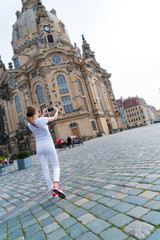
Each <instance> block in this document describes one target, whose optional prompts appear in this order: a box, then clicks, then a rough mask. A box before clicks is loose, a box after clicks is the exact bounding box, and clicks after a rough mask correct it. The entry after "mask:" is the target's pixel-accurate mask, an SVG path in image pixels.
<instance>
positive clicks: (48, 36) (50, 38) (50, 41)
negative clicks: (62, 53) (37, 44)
mask: <svg viewBox="0 0 160 240" xmlns="http://www.w3.org/2000/svg"><path fill="white" fill-rule="evenodd" d="M47 39H48V42H49V43H54V39H53V36H52V35H51V34H48V35H47Z"/></svg>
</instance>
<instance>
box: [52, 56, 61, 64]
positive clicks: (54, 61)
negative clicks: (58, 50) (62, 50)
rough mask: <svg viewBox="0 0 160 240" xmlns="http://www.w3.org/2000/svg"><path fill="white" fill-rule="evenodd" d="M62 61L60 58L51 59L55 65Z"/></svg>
mask: <svg viewBox="0 0 160 240" xmlns="http://www.w3.org/2000/svg"><path fill="white" fill-rule="evenodd" d="M61 61H62V59H61V57H60V56H53V57H52V62H53V63H54V64H56V65H58V64H60V63H61Z"/></svg>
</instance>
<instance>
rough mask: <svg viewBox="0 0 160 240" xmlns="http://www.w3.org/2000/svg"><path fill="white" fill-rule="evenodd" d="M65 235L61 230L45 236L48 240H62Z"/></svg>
mask: <svg viewBox="0 0 160 240" xmlns="http://www.w3.org/2000/svg"><path fill="white" fill-rule="evenodd" d="M66 235H67V234H66V233H65V231H64V230H63V229H58V230H56V231H55V232H53V233H51V234H49V235H48V236H47V239H48V240H53V239H54V240H59V239H62V238H63V237H64V236H66Z"/></svg>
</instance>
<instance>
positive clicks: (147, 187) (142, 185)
mask: <svg viewBox="0 0 160 240" xmlns="http://www.w3.org/2000/svg"><path fill="white" fill-rule="evenodd" d="M151 187H153V185H152V184H145V183H144V184H142V183H139V184H137V185H136V186H135V188H140V189H150V188H151Z"/></svg>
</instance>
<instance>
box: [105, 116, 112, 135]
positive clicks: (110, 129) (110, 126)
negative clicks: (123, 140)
mask: <svg viewBox="0 0 160 240" xmlns="http://www.w3.org/2000/svg"><path fill="white" fill-rule="evenodd" d="M106 122H107V126H108V129H109V132H110V133H111V132H112V130H113V128H112V124H111V123H110V122H109V120H108V119H107V120H106Z"/></svg>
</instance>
